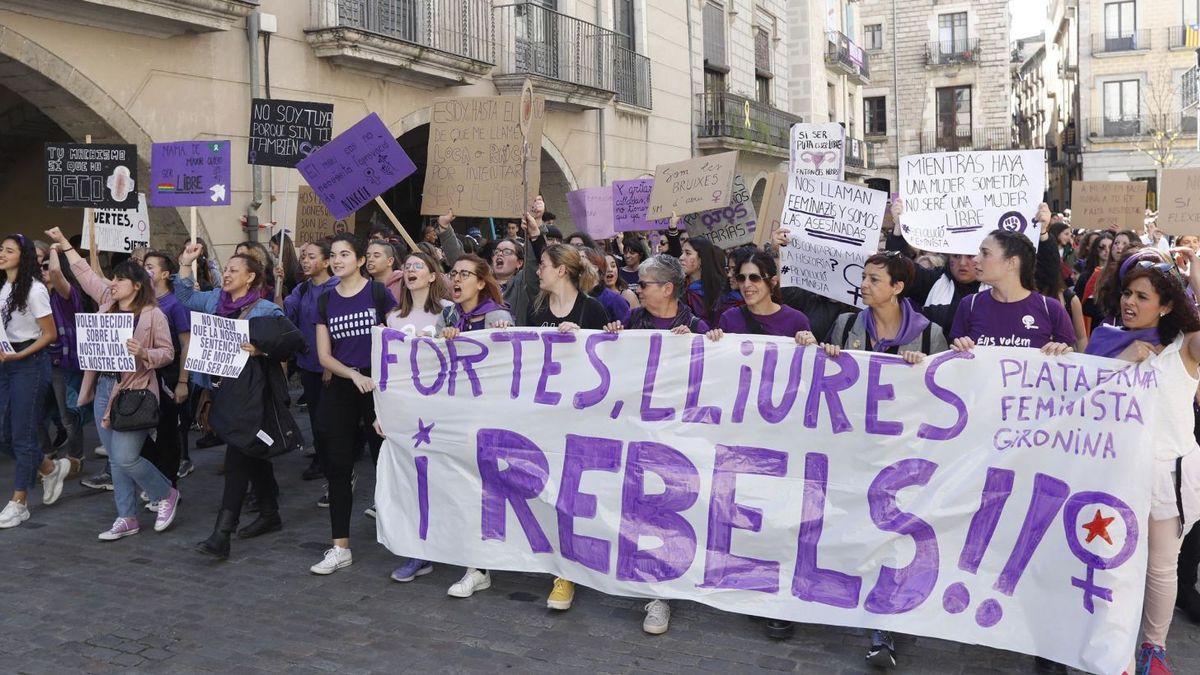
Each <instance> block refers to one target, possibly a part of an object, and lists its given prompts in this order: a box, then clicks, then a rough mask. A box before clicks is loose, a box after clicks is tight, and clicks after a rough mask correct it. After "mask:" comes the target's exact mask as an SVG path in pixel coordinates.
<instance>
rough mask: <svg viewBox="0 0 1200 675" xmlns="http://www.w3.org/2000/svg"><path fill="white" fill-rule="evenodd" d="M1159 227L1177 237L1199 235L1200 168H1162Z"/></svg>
mask: <svg viewBox="0 0 1200 675" xmlns="http://www.w3.org/2000/svg"><path fill="white" fill-rule="evenodd" d="M1071 215H1072V217H1074V215H1075V214H1074V212H1072V214H1071ZM1158 228H1159V229H1160V230H1162V231H1163V232H1166V233H1167V234H1172V235H1176V236H1178V235H1184V234H1200V169H1163V171H1162V191H1161V197H1159V200H1158Z"/></svg>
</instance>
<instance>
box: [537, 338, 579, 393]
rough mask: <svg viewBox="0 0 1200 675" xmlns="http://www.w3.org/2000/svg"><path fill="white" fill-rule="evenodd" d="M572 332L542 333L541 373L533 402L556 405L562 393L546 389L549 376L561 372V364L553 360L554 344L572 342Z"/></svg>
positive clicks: (573, 339)
mask: <svg viewBox="0 0 1200 675" xmlns="http://www.w3.org/2000/svg"><path fill="white" fill-rule="evenodd" d="M574 341H575V335H574V334H573V333H554V332H549V331H547V332H544V333H542V374H541V375H540V376H539V377H538V383H537V390H536V391H534V393H533V402H534V403H540V404H541V405H558V402H559V401H561V400H562V394H561V393H559V392H557V391H550V390H548V389H546V385H547V384H548V383H549V382H550V378H551V377H553V376H555V375H558V374H559V373H561V372H562V364H561V363H559V362H558V361H555V360H554V345H555V344H566V343H568V342H574Z"/></svg>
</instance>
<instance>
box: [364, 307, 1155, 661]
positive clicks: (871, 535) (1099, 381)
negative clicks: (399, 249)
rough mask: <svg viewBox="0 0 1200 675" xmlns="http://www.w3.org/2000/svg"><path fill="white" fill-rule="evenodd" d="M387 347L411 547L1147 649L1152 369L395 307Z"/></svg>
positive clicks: (1117, 652) (1090, 645) (383, 495)
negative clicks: (555, 325)
mask: <svg viewBox="0 0 1200 675" xmlns="http://www.w3.org/2000/svg"><path fill="white" fill-rule="evenodd" d="M514 347H517V348H520V349H521V350H522V351H521V352H518V353H514ZM372 363H373V366H374V369H373V373H374V376H375V377H376V378H377V379H378V384H379V386H378V387H377V389H376V394H375V405H376V410H378V411H379V420H380V423H381V425H382V427H383V431H384V433H385V435H386V441H385V442H384V446H383V451H382V453H381V454H380V457H379V463H378V474H377V477H378V478H377V481H378V482H377V484H376V490H375V502H376V505H377V510H378V512H379V520H378V522H377V528H378V537H379V540H380V542H382V543H383V544H384V545H385V546H387V547H388V548H389V549H390V550H391V552H392V553H394V554H396V555H401V556H413V557H416V558H420V559H423V560H435V561H438V562H443V563H448V564H453V565H464V566H478V567H486V568H488V569H490V570H493V573H495V571H496V570H521V571H527V572H545V573H550V574H553V575H557V576H560V577H564V578H566V579H570V580H572V581H575V582H577V583H581V584H584V585H586V586H588V587H590V588H595V589H597V590H599V591H601V592H603V593H608V594H612V595H619V596H641V597H660V598H679V599H687V600H694V601H696V602H702V603H705V604H708V605H711V606H713V607H717V608H720V609H723V610H728V611H733V612H740V613H744V614H751V615H754V616H766V617H773V618H778V619H784V620H792V621H804V622H812V623H820V624H832V625H841V626H857V627H867V628H880V629H885V630H893V631H898V632H903V633H908V634H916V635H927V636H931V637H937V638H943V639H949V640H957V641H959V642H966V643H978V644H985V645H990V646H993V647H998V648H1001V649H1009V650H1015V651H1020V652H1025V653H1029V654H1037V655H1040V656H1043V657H1045V658H1048V659H1051V660H1053V661H1057V662H1059V663H1064V664H1067V665H1071V666H1075V667H1078V668H1082V669H1084V670H1087V671H1089V672H1099V673H1119V672H1120V671H1121V669H1122V667H1124V665H1125V664H1126V661H1127V660H1128V659H1129V657H1130V655H1131V654H1132V653H1133V649H1134V641H1135V639H1136V638H1137V635H1138V628H1139V624H1140V621H1141V607H1142V596H1143V593H1144V592H1145V580H1146V548H1147V545H1146V538H1145V533H1146V531H1147V530H1146V523H1147V517H1148V513H1149V509H1150V492H1151V482H1152V471H1153V466H1152V465H1153V463H1154V462H1153V460H1152V456H1153V447H1152V446H1151V445H1149V444H1147V443H1145V442H1144V437H1145V435H1146V434H1147V433H1148V432H1149V431H1150V430H1151V429H1152V428H1153V425H1154V423H1155V419H1154V417H1153V411H1154V410H1156V409H1158V408H1159V407H1161V406H1160V401H1159V400H1158V397H1159V396H1160V393H1159V392H1158V391H1157V380H1156V378H1155V374H1154V371H1153V370H1152V369H1150V368H1147V367H1144V366H1135V365H1132V364H1128V363H1121V362H1117V361H1114V360H1110V359H1102V358H1098V357H1092V356H1084V355H1076V354H1072V355H1069V356H1067V357H1064V358H1050V357H1046V356H1043V355H1042V354H1041V353H1039V352H1037V351H1036V350H1032V349H1020V348H999V347H981V348H976V349H975V350H973V351H972V352H970V353H962V354H960V353H955V352H944V353H942V354H939V355H936V356H933V357H930V358H927V359H926V360H925V361H924V362H923V363H922V364H919V365H915V366H909V365H906V364H905V363H904V362H903V360H902V359H901V358H899V357H897V356H894V355H890V354H878V353H875V354H869V353H864V352H843V353H842V355H840V356H838V357H836V358H831V357H828V356H827V355H826V354H825V352H824V351H823V350H822V349H820V348H818V347H807V348H806V347H801V346H799V345H797V344H796V343H795V341H794V340H791V339H782V338H773V337H766V336H744V335H736V336H735V335H726V336H725V338H724V339H723V340H721V341H720V342H717V343H713V342H711V341H709V340H707V339H706V338H705V337H704V336H700V335H695V336H687V335H684V336H680V335H671V334H668V333H665V332H661V331H624V332H622V333H620V334H612V333H601V332H594V331H579V332H573V333H559V332H557V331H555V330H553V329H550V330H536V329H517V330H501V331H486V332H482V331H481V332H475V333H469V334H466V335H464V336H461V337H459V338H457V339H455V340H453V341H452V342H450V343H447V342H445V341H443V340H435V339H430V338H410V337H408V336H406V335H405V334H404V333H401V332H399V331H396V330H392V329H378V328H377V329H376V332H375V340H374V352H373V359H372ZM981 382H986V383H988V385H989V386H980V383H981Z"/></svg>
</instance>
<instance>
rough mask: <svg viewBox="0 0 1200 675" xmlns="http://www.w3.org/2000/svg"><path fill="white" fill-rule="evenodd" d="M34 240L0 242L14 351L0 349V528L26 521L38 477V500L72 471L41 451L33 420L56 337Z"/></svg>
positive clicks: (2, 292)
mask: <svg viewBox="0 0 1200 675" xmlns="http://www.w3.org/2000/svg"><path fill="white" fill-rule="evenodd" d="M40 279H41V270H40V269H39V268H38V264H37V251H36V250H35V249H34V246H33V240H31V239H29V238H27V237H25V236H24V235H20V234H12V235H9V236H7V237H5V238H4V240H3V241H0V319H3V324H4V327H5V331H6V333H7V335H8V341H9V344H11V345H12V348H13V351H12V352H7V351H0V424H3V425H4V426H6V427H7V428H8V433H9V438H8V439H7V440H8V445H7V447H3V448H2V449H3V451H4V452H5V453H6V454H9V455H12V456H13V458H14V459H15V460H16V462H15V465H14V467H13V495H12V498H11V499H10V500H9V502H8V504H7V505H6V506H5V507H4V510H3V511H0V529H4V528H9V527H16V526H17V525H20V524H21V523H23V522H25V521H26V520H29V503H28V495H29V490H30V488H32V487H33V486H34V484H35V483H36V482H37V479H38V476H39V475H40V476H41V479H42V504H46V505H49V504H53V503H54V502H56V501H58V497H59V495H61V494H62V487H63V481H64V480H66V478H67V474H68V473H69V472H70V470H71V463H70V462H69V461H67V460H66V459H60V460H56V461H52V460H50V459H49V458H47V457H46V456H45V455H43V454H42V446H41V445H40V444H39V443H38V437H37V430H36V428H35V427H36V425H37V422H38V420H40V419H41V403H42V399H43V397H44V396H45V391H46V390H45V387H46V386H47V385H48V383H49V382H50V355H49V353H48V352H46V347H49V346H50V343H51V342H54V340H55V339H57V337H58V331H57V330H56V329H55V326H54V313H53V310H52V309H51V307H50V293H49V292H48V291H47V290H46V286H45V285H44V284H43V283H42V282H41V281H40Z"/></svg>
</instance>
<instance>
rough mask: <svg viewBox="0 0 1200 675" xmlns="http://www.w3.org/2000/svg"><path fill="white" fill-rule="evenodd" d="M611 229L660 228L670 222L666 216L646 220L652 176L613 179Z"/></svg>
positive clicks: (642, 230) (633, 230)
mask: <svg viewBox="0 0 1200 675" xmlns="http://www.w3.org/2000/svg"><path fill="white" fill-rule="evenodd" d="M612 189H613V229H614V230H615V231H617V232H644V231H646V230H660V229H662V228H665V227H668V226H669V225H670V224H671V218H670V214H667V216H668V217H667V218H661V219H658V220H647V219H646V211H647V210H648V209H649V208H650V193H651V192H652V191H653V190H654V179H653V178H634V179H633V180H618V181H613V184H612Z"/></svg>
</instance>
